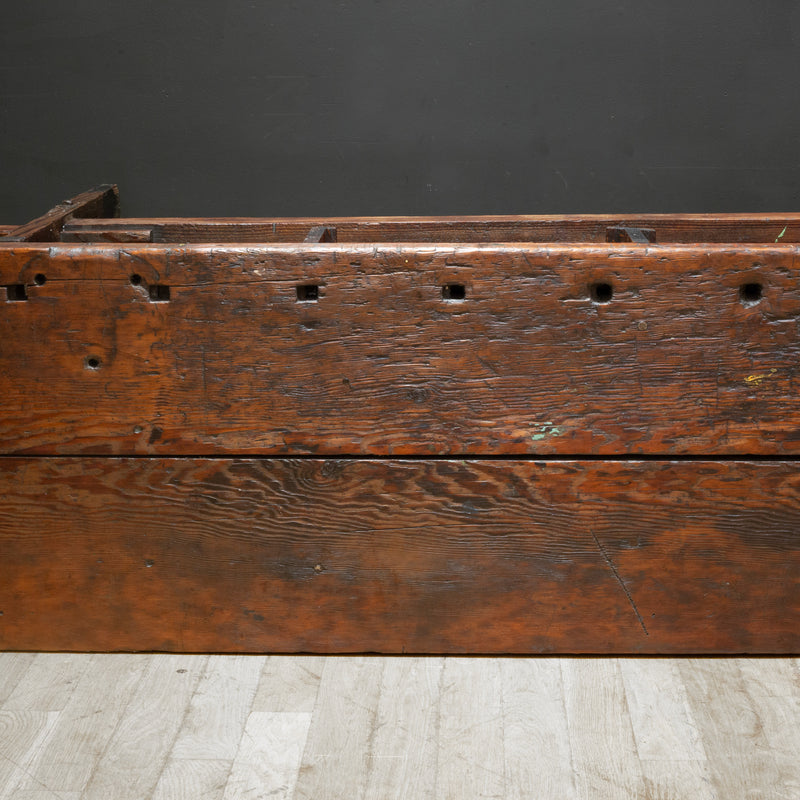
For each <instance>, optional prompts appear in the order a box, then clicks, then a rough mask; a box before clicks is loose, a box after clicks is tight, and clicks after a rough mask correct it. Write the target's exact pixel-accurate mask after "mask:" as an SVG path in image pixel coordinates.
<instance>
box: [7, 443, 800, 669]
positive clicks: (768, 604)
mask: <svg viewBox="0 0 800 800" xmlns="http://www.w3.org/2000/svg"><path fill="white" fill-rule="evenodd" d="M799 491H800V481H798V470H797V464H796V463H795V462H762V463H753V462H733V461H731V462H722V463H719V462H714V461H693V462H685V461H684V462H668V461H646V462H641V461H639V462H637V461H624V462H605V461H589V462H586V461H548V462H540V463H535V462H532V461H520V460H496V461H481V460H439V461H425V460H406V461H402V460H382V461H375V460H346V459H334V460H325V459H305V460H284V459H267V460H252V459H233V460H229V459H211V460H208V459H166V458H165V459H114V458H77V459H74V458H60V459H25V458H3V459H0V495H2V496H3V497H4V498H5V504H4V513H3V514H2V516H0V552H2V554H3V557H2V558H1V559H0V610H1V611H2V614H3V615H2V617H0V649H11V650H15V649H35V650H160V651H185V652H203V651H210V652H304V651H307V652H325V653H346V652H360V651H372V652H379V653H466V652H478V653H480V652H483V653H552V652H575V653H660V654H672V653H731V652H741V653H747V652H759V653H793V652H795V653H796V652H798V650H800V626H798V624H797V620H798V611H800V581H798V573H799V572H800V493H799Z"/></svg>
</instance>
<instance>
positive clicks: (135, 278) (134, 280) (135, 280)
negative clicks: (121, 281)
mask: <svg viewBox="0 0 800 800" xmlns="http://www.w3.org/2000/svg"><path fill="white" fill-rule="evenodd" d="M141 282H142V276H141V275H140V274H139V273H138V272H134V273H133V275H131V285H133V286H139V285H140V284H141Z"/></svg>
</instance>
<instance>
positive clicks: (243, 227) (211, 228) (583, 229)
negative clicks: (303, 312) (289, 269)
mask: <svg viewBox="0 0 800 800" xmlns="http://www.w3.org/2000/svg"><path fill="white" fill-rule="evenodd" d="M319 225H322V226H332V227H335V228H336V231H337V238H338V241H339V242H348V243H352V242H356V243H358V242H430V243H445V242H462V243H476V242H594V243H601V242H605V241H606V232H607V230H608V228H611V227H633V228H651V229H654V230H656V231H658V241H659V242H660V243H662V244H663V243H673V244H674V243H704V242H715V243H721V244H725V243H733V242H741V243H765V244H774V243H775V242H776V240H777V241H779V242H780V243H781V244H789V243H792V242H800V214H797V213H791V214H629V215H627V216H620V215H612V214H597V215H577V214H572V215H556V216H541V215H537V216H488V217H487V216H482V217H464V216H462V217H335V218H327V219H316V218H310V217H309V218H285V217H274V218H262V219H259V218H246V217H245V218H214V219H191V218H156V219H154V218H147V219H133V218H128V219H120V220H90V219H86V220H73V221H72V222H70V223H69V224H67V225H66V226H65V228H64V230H63V232H62V239H63V240H64V241H67V242H103V241H121V239H120V237H121V236H123V235H135V234H138V233H141V232H142V231H147V233H148V235H151V234H152V240H153V241H154V242H165V243H169V242H173V243H189V242H198V243H199V242H242V243H243V242H261V243H271V242H298V243H299V242H302V241H303V240H304V239H305V237H306V234H307V233H308V231H309V229H310V228H312V227H315V226H319ZM781 233H783V236H781Z"/></svg>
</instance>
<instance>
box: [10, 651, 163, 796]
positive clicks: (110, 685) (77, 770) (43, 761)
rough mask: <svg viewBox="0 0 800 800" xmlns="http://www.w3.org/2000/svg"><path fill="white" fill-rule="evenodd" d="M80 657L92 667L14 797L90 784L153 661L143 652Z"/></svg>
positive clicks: (72, 788)
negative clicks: (140, 653) (45, 788)
mask: <svg viewBox="0 0 800 800" xmlns="http://www.w3.org/2000/svg"><path fill="white" fill-rule="evenodd" d="M82 658H83V660H84V661H86V662H88V668H87V669H86V671H85V672H84V673H83V675H82V676H81V678H80V680H79V681H78V682H77V683H76V684H75V687H74V691H71V692H70V693H69V695H68V700H67V702H66V703H65V704H64V708H63V711H61V713H60V715H59V717H58V721H57V723H56V725H55V728H54V730H53V733H52V736H51V737H50V739H49V741H48V742H47V744H46V745H45V746H42V747H41V748H40V753H39V757H38V758H37V761H36V765H35V767H33V768H31V769H29V770H28V774H27V775H26V776H25V778H24V779H23V780H21V781H20V782H19V784H18V786H17V788H16V790H15V797H16V796H17V795H18V794H20V793H24V792H31V793H33V792H36V791H37V790H38V789H40V788H41V787H51V788H52V789H54V790H56V791H57V793H58V794H59V795H60V794H61V793H62V792H78V793H80V792H82V791H83V790H84V789H85V788H86V785H87V784H88V782H89V780H90V778H91V776H92V773H93V772H94V770H95V769H96V768H97V766H98V763H99V761H100V756H101V754H102V753H103V752H104V751H105V749H106V746H107V745H108V743H109V741H110V739H111V737H112V735H113V734H114V731H115V730H116V728H117V725H118V724H119V722H120V720H121V719H122V716H123V713H124V712H125V710H126V709H127V708H128V703H129V702H130V699H131V696H132V695H133V693H134V691H135V690H136V687H137V686H138V684H139V681H140V680H141V678H142V675H143V674H144V670H145V668H146V667H147V665H148V663H149V661H150V657H149V656H144V655H132V656H116V657H115V658H113V659H109V658H101V657H98V656H88V655H86V656H83V657H82Z"/></svg>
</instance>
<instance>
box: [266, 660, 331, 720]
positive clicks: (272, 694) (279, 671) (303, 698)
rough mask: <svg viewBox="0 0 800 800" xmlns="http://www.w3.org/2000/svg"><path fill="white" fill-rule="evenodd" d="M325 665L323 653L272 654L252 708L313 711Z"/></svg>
mask: <svg viewBox="0 0 800 800" xmlns="http://www.w3.org/2000/svg"><path fill="white" fill-rule="evenodd" d="M324 665H325V658H324V656H270V657H269V658H267V660H266V662H265V664H264V668H263V670H262V672H261V678H260V680H259V683H258V690H257V692H256V696H255V697H254V698H253V705H252V710H253V711H290V712H293V713H294V712H300V711H308V712H311V711H313V710H314V706H315V705H316V702H317V692H318V691H319V682H320V679H321V677H322V670H323V667H324Z"/></svg>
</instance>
